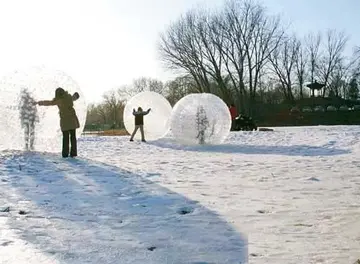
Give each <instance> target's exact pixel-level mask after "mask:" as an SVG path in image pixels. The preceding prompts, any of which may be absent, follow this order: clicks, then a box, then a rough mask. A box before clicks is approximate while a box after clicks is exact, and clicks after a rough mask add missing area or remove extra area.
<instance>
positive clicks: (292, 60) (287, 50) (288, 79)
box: [269, 37, 300, 102]
mask: <svg viewBox="0 0 360 264" xmlns="http://www.w3.org/2000/svg"><path fill="white" fill-rule="evenodd" d="M299 48H300V45H299V42H298V40H297V39H296V38H295V37H287V38H284V40H283V42H282V43H281V44H280V45H279V47H278V48H277V49H275V50H274V51H273V53H272V54H271V55H270V57H269V61H270V62H271V67H270V68H271V69H272V70H273V72H274V73H275V74H276V76H277V77H278V79H279V81H280V83H281V86H282V90H283V93H284V96H285V99H286V100H288V101H289V102H293V101H294V94H293V89H292V88H293V83H294V82H293V80H294V76H295V71H294V70H295V64H296V59H297V56H298V53H299Z"/></svg>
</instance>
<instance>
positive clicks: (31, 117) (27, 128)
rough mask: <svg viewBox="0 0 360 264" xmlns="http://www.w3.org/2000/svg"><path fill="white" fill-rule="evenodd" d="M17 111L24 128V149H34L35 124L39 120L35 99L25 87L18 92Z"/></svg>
mask: <svg viewBox="0 0 360 264" xmlns="http://www.w3.org/2000/svg"><path fill="white" fill-rule="evenodd" d="M19 111H20V121H21V127H22V128H23V130H24V140H25V150H34V140H35V126H36V123H38V122H39V116H38V113H37V112H38V111H37V108H36V101H35V99H34V98H33V97H32V96H31V95H30V92H29V90H28V89H27V88H22V89H21V92H20V100H19Z"/></svg>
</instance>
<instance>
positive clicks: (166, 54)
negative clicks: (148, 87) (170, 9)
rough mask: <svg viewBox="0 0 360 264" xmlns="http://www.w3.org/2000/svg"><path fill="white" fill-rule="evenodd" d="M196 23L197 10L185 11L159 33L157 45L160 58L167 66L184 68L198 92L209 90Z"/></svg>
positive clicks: (197, 17)
mask: <svg viewBox="0 0 360 264" xmlns="http://www.w3.org/2000/svg"><path fill="white" fill-rule="evenodd" d="M198 23H199V15H198V12H196V11H195V10H191V11H189V12H187V13H186V14H185V15H183V16H181V17H180V18H179V19H178V20H177V21H176V22H174V23H173V24H172V25H170V26H169V28H168V29H167V31H166V32H165V33H163V34H161V35H160V42H159V46H158V47H159V52H160V56H161V59H162V61H163V62H164V63H165V65H166V66H167V67H169V68H170V69H175V70H178V69H182V70H184V71H185V72H186V73H188V74H190V75H191V76H192V77H193V78H194V80H195V82H196V84H197V87H198V89H199V92H210V81H209V78H208V74H207V72H206V68H205V63H206V62H205V59H204V52H203V46H202V45H201V44H200V41H199V39H198V36H197V35H196V33H197V32H198V26H199V25H198Z"/></svg>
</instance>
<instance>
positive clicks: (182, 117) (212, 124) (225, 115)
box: [170, 93, 231, 145]
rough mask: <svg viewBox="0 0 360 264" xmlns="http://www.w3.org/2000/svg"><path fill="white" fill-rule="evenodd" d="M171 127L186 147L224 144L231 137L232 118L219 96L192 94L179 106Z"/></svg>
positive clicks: (182, 100) (172, 115)
mask: <svg viewBox="0 0 360 264" xmlns="http://www.w3.org/2000/svg"><path fill="white" fill-rule="evenodd" d="M170 123H171V125H170V126H171V133H172V135H173V136H174V138H175V139H176V140H177V141H178V142H180V143H182V144H188V145H196V144H220V143H222V142H224V140H225V139H226V138H227V136H228V135H229V133H230V128H231V115H230V111H229V108H228V107H227V105H226V104H225V102H224V101H223V100H222V99H220V98H219V97H218V96H216V95H213V94H210V93H198V94H189V95H187V96H185V97H183V98H181V99H180V100H179V101H178V102H177V103H176V104H175V106H174V108H173V111H172V114H171V122H170Z"/></svg>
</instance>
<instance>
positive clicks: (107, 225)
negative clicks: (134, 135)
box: [2, 152, 248, 264]
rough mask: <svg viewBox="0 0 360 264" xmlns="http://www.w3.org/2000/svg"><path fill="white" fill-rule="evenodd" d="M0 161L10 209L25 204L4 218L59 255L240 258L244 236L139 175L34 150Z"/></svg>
mask: <svg viewBox="0 0 360 264" xmlns="http://www.w3.org/2000/svg"><path fill="white" fill-rule="evenodd" d="M2 166H5V168H4V169H5V172H6V175H7V176H6V178H7V182H6V186H7V187H6V188H7V189H8V191H9V193H10V194H11V192H13V193H14V192H16V193H18V194H19V195H20V197H18V198H17V199H15V200H14V202H13V203H14V206H17V208H14V210H21V209H24V210H25V211H26V210H28V213H27V214H26V215H25V216H23V218H20V220H19V219H17V220H16V218H17V217H18V216H19V215H17V212H16V211H14V212H11V213H12V214H11V215H12V216H11V217H9V225H10V226H11V228H14V229H16V230H18V231H19V235H20V236H21V237H22V239H24V240H25V241H28V242H30V243H32V244H33V245H35V246H36V247H37V248H38V249H40V250H41V251H42V252H44V253H46V254H48V255H50V256H52V257H53V258H54V259H56V260H59V261H61V262H62V263H124V264H126V263H134V264H136V263H194V264H195V263H202V264H205V263H224V264H225V263H238V264H240V263H247V254H248V252H247V239H246V237H244V236H243V235H242V234H239V233H238V232H237V231H235V230H234V229H233V228H232V227H231V226H230V225H229V224H228V223H226V222H225V221H224V220H222V219H221V218H220V216H218V215H217V214H216V213H214V212H212V211H210V210H208V209H206V208H204V207H203V206H201V205H199V204H197V203H196V201H192V200H189V199H187V198H186V197H184V196H181V195H179V194H177V193H174V192H171V191H169V190H168V189H165V188H164V187H161V186H159V185H157V184H154V183H152V182H151V181H149V180H146V179H144V178H142V177H140V176H139V175H136V174H133V173H130V172H128V171H124V170H121V169H119V168H117V167H113V166H109V165H106V164H103V163H98V162H93V161H90V160H76V159H61V158H59V157H58V155H54V154H42V153H36V152H32V153H15V155H14V153H13V154H10V155H7V156H5V157H4V158H3V165H2ZM3 186H4V185H3ZM4 187H5V186H4ZM20 200H27V201H29V205H28V207H27V208H20V207H19V206H20V203H19V202H21V201H20ZM186 212H188V213H187V214H184V213H186ZM14 214H16V215H14Z"/></svg>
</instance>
